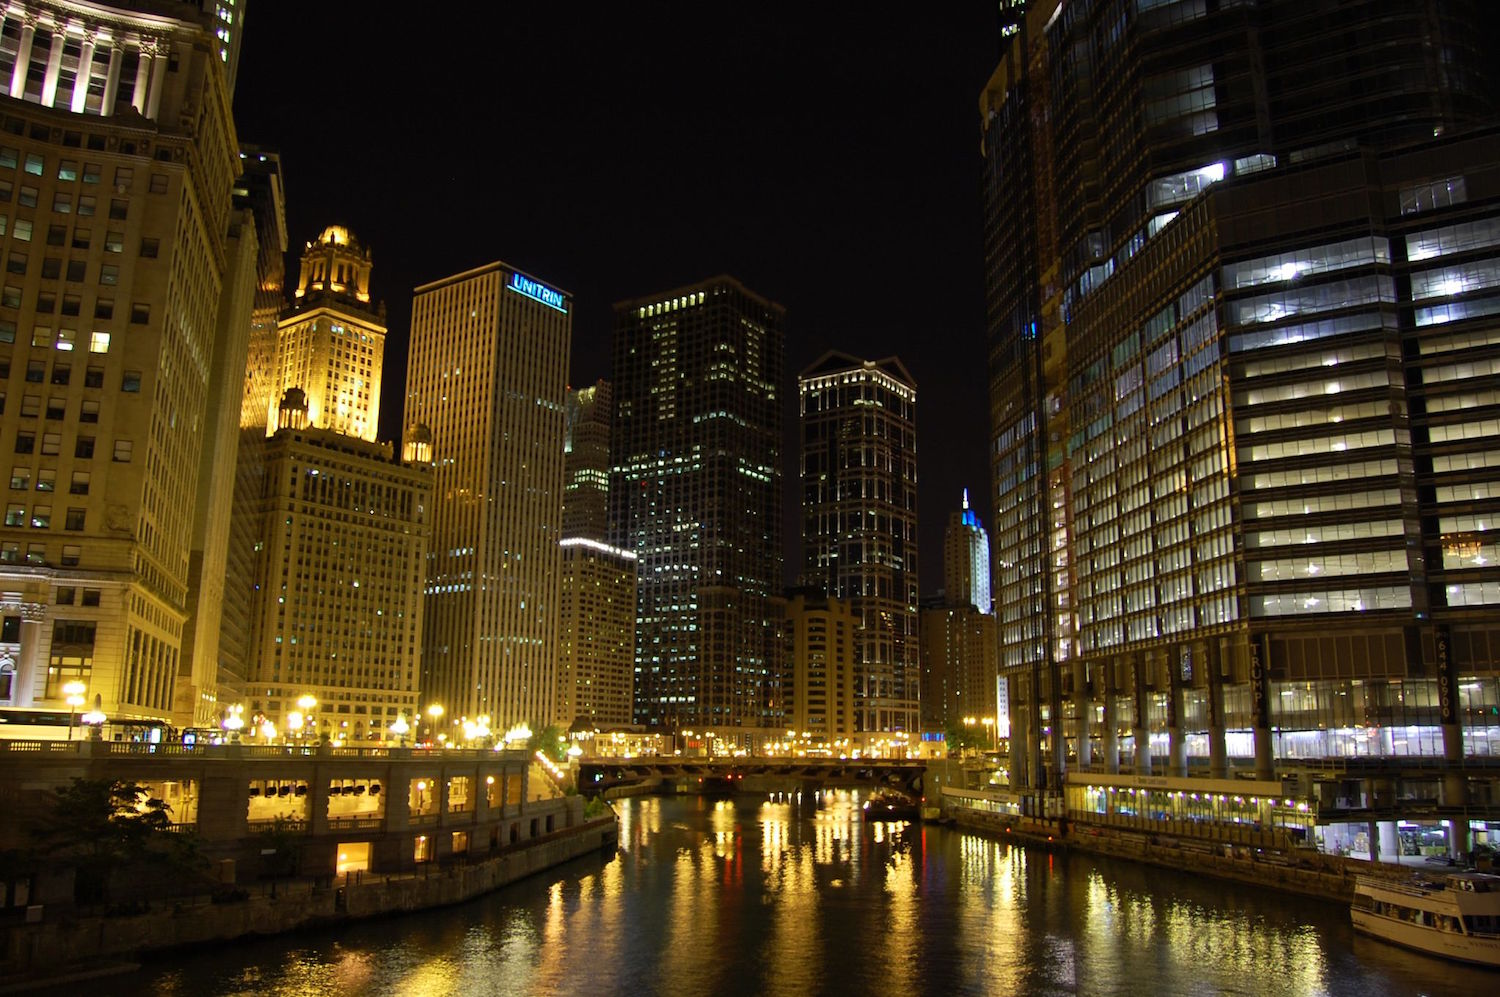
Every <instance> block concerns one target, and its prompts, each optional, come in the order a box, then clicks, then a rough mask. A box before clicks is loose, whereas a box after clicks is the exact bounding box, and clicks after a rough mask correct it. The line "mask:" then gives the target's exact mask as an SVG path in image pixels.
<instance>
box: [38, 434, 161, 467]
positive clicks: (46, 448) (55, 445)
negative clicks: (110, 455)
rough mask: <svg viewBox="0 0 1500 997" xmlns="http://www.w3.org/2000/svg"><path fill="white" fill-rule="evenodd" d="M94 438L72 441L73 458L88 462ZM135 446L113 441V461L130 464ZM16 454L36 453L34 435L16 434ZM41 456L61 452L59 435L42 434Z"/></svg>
mask: <svg viewBox="0 0 1500 997" xmlns="http://www.w3.org/2000/svg"><path fill="white" fill-rule="evenodd" d="M94 442H95V441H94V437H92V436H80V437H78V438H77V439H76V440H74V441H73V456H74V457H78V458H80V459H82V460H89V459H91V458H92V457H93V456H94ZM134 451H135V444H134V443H133V442H132V441H130V440H115V450H114V459H115V461H116V462H118V463H121V464H128V463H130V459H131V456H132V455H133V454H134ZM15 452H16V453H20V454H29V453H35V452H36V433H33V432H29V431H24V430H23V431H21V432H18V433H16V448H15ZM41 452H42V454H43V456H49V457H50V456H56V455H58V454H59V453H61V452H62V434H61V433H43V434H42V450H41Z"/></svg>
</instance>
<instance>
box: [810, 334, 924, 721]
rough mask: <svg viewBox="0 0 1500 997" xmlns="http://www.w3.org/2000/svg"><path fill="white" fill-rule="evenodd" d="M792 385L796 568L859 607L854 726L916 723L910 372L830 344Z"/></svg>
mask: <svg viewBox="0 0 1500 997" xmlns="http://www.w3.org/2000/svg"><path fill="white" fill-rule="evenodd" d="M797 393H798V398H799V402H800V406H801V429H802V433H801V436H802V547H803V565H802V579H803V580H804V582H806V583H808V584H812V585H816V586H817V587H819V588H821V589H822V590H823V591H825V592H827V593H828V595H829V596H830V597H831V598H835V599H845V600H848V602H849V604H850V605H851V606H853V608H854V612H855V615H856V616H858V617H859V629H858V631H857V632H856V641H857V643H858V647H857V649H856V659H857V661H858V666H857V667H858V671H859V677H858V685H859V692H858V697H857V698H858V701H857V703H856V710H857V712H858V717H859V730H860V731H863V732H867V733H874V732H892V731H905V732H908V733H910V732H913V731H916V730H917V729H918V726H919V724H918V719H919V718H918V700H919V698H920V689H921V680H920V674H921V673H920V667H921V666H920V654H921V652H920V648H919V646H918V644H917V426H916V405H917V390H916V383H915V382H914V381H913V380H912V377H911V374H910V373H908V372H907V370H906V368H905V367H904V366H903V365H902V363H901V361H900V360H898V359H896V358H895V357H887V358H886V359H884V360H858V359H856V358H854V357H851V356H848V355H846V354H843V353H834V352H830V353H827V354H824V356H822V357H821V358H819V359H818V360H817V361H815V362H814V363H813V364H812V365H811V366H810V367H808V368H807V369H806V370H804V371H803V372H802V373H801V374H799V375H798V376H797Z"/></svg>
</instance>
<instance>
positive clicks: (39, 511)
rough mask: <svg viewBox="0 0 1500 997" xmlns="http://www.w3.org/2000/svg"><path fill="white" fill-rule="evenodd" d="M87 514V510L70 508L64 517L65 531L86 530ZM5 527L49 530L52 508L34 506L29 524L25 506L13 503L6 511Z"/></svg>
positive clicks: (48, 506)
mask: <svg viewBox="0 0 1500 997" xmlns="http://www.w3.org/2000/svg"><path fill="white" fill-rule="evenodd" d="M85 512H86V510H84V509H76V508H70V509H68V510H67V512H66V513H65V515H64V517H63V529H65V530H81V529H83V528H84V519H85ZM5 525H6V526H27V525H30V526H32V527H33V528H35V529H38V530H45V529H49V528H50V527H51V526H52V507H51V506H50V505H38V506H33V507H32V509H31V519H30V522H29V523H28V521H27V518H26V507H25V506H24V505H18V504H17V503H14V502H12V503H11V504H10V505H8V506H7V507H6V509H5Z"/></svg>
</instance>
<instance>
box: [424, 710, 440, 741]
mask: <svg viewBox="0 0 1500 997" xmlns="http://www.w3.org/2000/svg"><path fill="white" fill-rule="evenodd" d="M427 717H428V720H429V721H430V723H429V724H428V727H429V728H430V729H431V731H432V735H433V738H434V739H437V725H438V721H439V720H441V719H443V704H442V703H433V704H431V705H430V706H428V707H427Z"/></svg>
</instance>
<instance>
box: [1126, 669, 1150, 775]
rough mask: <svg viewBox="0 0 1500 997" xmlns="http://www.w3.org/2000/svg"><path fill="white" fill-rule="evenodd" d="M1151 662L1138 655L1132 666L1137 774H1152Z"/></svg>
mask: <svg viewBox="0 0 1500 997" xmlns="http://www.w3.org/2000/svg"><path fill="white" fill-rule="evenodd" d="M1150 667H1151V662H1150V660H1149V659H1148V658H1146V657H1145V655H1141V654H1137V655H1135V659H1134V660H1133V661H1132V662H1131V664H1130V669H1131V672H1132V674H1133V676H1134V679H1135V683H1134V689H1135V774H1136V775H1150V774H1151V721H1150V717H1151V711H1150V709H1149V707H1150V704H1151V694H1150V693H1149V692H1147V690H1146V669H1148V668H1150Z"/></svg>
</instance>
